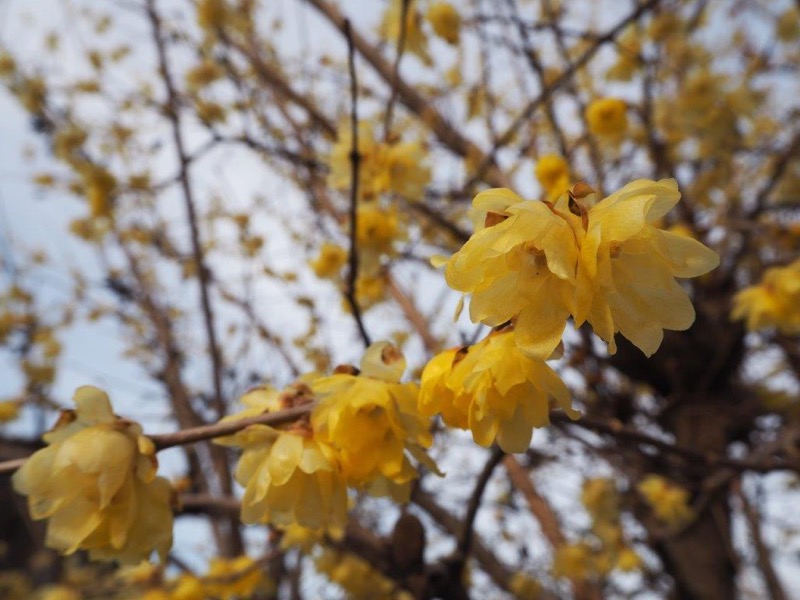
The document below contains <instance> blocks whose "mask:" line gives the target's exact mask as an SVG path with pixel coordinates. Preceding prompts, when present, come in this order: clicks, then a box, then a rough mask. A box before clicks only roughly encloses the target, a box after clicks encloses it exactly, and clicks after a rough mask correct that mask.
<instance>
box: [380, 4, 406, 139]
mask: <svg viewBox="0 0 800 600" xmlns="http://www.w3.org/2000/svg"><path fill="white" fill-rule="evenodd" d="M410 4H411V0H403V6H402V8H401V9H400V34H399V36H398V38H397V56H396V57H395V59H394V67H393V68H392V80H391V83H390V87H391V90H392V91H391V93H390V95H389V102H388V103H387V104H386V114H385V116H384V118H383V141H384V142H388V141H390V139H391V133H392V117H393V116H394V105H395V104H396V102H397V80H398V79H399V78H400V61H401V60H402V59H403V53H404V52H405V49H406V36H407V34H408V32H407V29H408V26H407V24H406V19H407V18H408V7H409V5H410Z"/></svg>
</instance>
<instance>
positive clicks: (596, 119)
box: [586, 98, 628, 137]
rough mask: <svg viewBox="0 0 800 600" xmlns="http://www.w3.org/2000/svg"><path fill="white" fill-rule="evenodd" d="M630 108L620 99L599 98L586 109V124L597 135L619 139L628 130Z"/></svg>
mask: <svg viewBox="0 0 800 600" xmlns="http://www.w3.org/2000/svg"><path fill="white" fill-rule="evenodd" d="M627 111H628V107H627V105H626V104H625V102H624V101H623V100H620V99H619V98H598V99H597V100H592V102H590V103H589V105H588V106H587V107H586V122H587V123H588V125H589V131H591V132H592V133H593V134H595V135H599V136H605V137H618V136H621V135H622V134H623V133H625V130H626V129H627V128H628V115H627Z"/></svg>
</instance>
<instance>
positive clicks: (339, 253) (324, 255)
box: [309, 242, 347, 279]
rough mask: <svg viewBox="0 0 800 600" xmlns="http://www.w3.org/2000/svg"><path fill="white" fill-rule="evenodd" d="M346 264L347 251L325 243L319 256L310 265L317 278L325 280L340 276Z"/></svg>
mask: <svg viewBox="0 0 800 600" xmlns="http://www.w3.org/2000/svg"><path fill="white" fill-rule="evenodd" d="M345 262H347V250H345V249H344V248H342V247H341V246H338V245H336V244H332V243H330V242H324V243H323V244H322V246H321V247H320V249H319V256H318V257H317V258H316V260H313V261H311V262H309V265H311V268H312V269H313V270H314V274H315V275H316V276H317V277H319V278H320V279H325V278H328V277H335V276H336V275H338V274H339V271H341V270H342V267H343V266H344V264H345Z"/></svg>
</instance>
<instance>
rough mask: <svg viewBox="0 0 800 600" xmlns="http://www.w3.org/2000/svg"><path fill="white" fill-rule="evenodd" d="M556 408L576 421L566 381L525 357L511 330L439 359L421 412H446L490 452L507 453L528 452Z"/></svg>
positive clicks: (426, 376)
mask: <svg viewBox="0 0 800 600" xmlns="http://www.w3.org/2000/svg"><path fill="white" fill-rule="evenodd" d="M551 404H556V405H558V406H559V407H561V408H562V409H564V410H565V411H566V412H567V414H569V415H571V416H574V417H577V413H576V412H575V411H573V410H572V408H571V407H570V395H569V390H568V389H567V386H566V385H564V382H563V381H561V379H560V378H559V377H558V375H557V374H556V373H555V371H553V370H552V369H551V368H550V367H548V366H547V364H545V363H544V361H542V360H539V359H535V358H530V357H528V356H526V355H525V354H523V353H522V352H520V350H519V349H518V348H517V346H516V344H515V343H514V333H513V332H512V331H511V330H510V329H509V328H506V329H503V330H501V331H495V332H492V333H491V334H490V335H489V336H488V337H486V338H484V339H483V340H481V341H480V342H478V343H477V344H475V345H474V346H470V347H465V348H458V349H453V350H447V351H446V352H443V353H441V354H439V355H438V356H436V357H435V358H434V359H433V360H431V361H430V362H429V363H428V365H427V366H426V367H425V370H424V371H423V373H422V389H421V391H420V395H419V410H420V412H422V413H423V414H428V415H432V414H435V413H441V415H442V419H443V420H444V422H445V423H446V424H447V425H449V426H451V427H458V428H461V429H470V430H471V431H472V436H473V438H474V439H475V441H476V442H477V443H478V444H480V445H481V446H485V447H489V446H490V445H491V444H492V443H494V442H495V441H497V444H498V445H499V446H500V448H501V449H502V450H504V451H506V452H524V451H525V449H527V448H528V446H529V445H530V442H531V435H532V433H533V428H534V427H543V426H545V425H547V424H548V423H549V413H550V408H551Z"/></svg>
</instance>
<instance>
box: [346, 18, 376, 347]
mask: <svg viewBox="0 0 800 600" xmlns="http://www.w3.org/2000/svg"><path fill="white" fill-rule="evenodd" d="M344 31H345V38H346V39H347V65H348V69H349V71H350V134H351V136H352V141H351V148H350V252H349V253H348V257H347V262H348V266H349V270H348V273H347V284H346V285H347V287H346V289H345V298H346V299H347V302H348V304H349V305H350V310H351V311H352V313H353V318H354V319H355V321H356V325H357V326H358V332H359V333H360V334H361V339H362V340H363V341H364V346H369V345H370V344H371V343H372V342H371V341H370V338H369V333H368V332H367V328H366V327H365V326H364V319H363V317H362V315H361V308H360V307H359V306H358V298H356V282H357V281H358V183H359V182H358V177H359V167H360V164H361V154H359V151H358V77H357V74H356V53H355V47H354V46H353V35H352V31H351V28H350V21H347V20H346V21H345V23H344Z"/></svg>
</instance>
